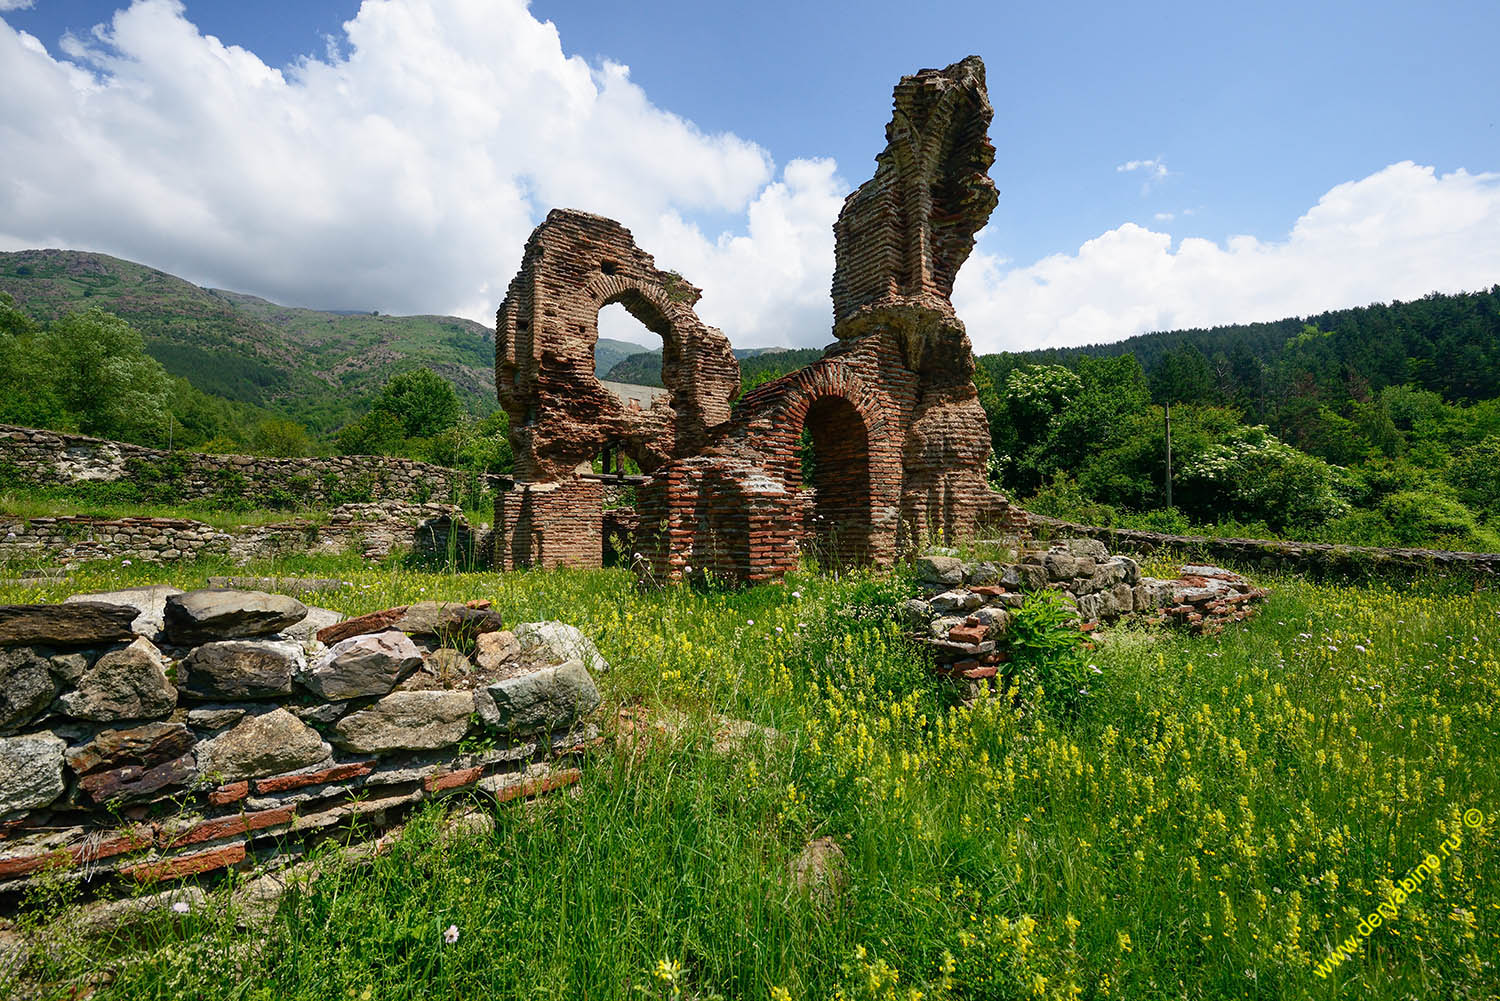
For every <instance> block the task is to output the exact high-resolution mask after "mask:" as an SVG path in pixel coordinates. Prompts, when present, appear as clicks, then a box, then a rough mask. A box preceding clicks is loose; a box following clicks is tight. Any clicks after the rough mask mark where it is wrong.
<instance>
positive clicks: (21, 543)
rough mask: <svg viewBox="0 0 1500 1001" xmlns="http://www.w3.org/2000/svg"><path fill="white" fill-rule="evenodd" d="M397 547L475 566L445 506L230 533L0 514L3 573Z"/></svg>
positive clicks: (350, 507) (176, 521) (345, 514)
mask: <svg viewBox="0 0 1500 1001" xmlns="http://www.w3.org/2000/svg"><path fill="white" fill-rule="evenodd" d="M450 534H451V535H452V538H451V541H450ZM398 547H400V548H405V549H409V550H411V551H412V552H413V553H416V554H418V555H419V556H424V555H425V556H426V557H429V558H431V559H433V560H437V561H439V562H442V561H444V560H445V559H446V557H447V555H448V553H449V551H450V549H451V550H454V552H455V555H456V557H457V559H458V562H460V563H468V562H472V559H471V554H474V553H477V551H478V548H479V547H478V543H477V542H476V541H475V540H474V538H473V532H472V531H471V530H470V529H469V527H468V525H467V523H466V522H465V521H464V518H463V515H462V513H460V511H459V509H458V508H456V507H453V506H451V505H446V504H408V503H404V502H401V501H386V502H383V503H379V504H345V505H341V506H340V507H337V508H335V509H334V510H333V511H332V513H331V514H330V515H329V518H328V520H327V521H326V522H312V521H307V520H305V519H298V520H292V521H287V522H281V523H276V524H270V525H253V526H245V527H241V528H233V529H228V530H221V529H217V528H214V527H213V526H212V525H209V524H206V523H204V522H201V521H193V520H190V519H181V518H93V517H89V516H86V515H68V516H62V517H56V518H31V519H25V518H20V517H16V516H13V515H3V514H0V565H3V564H7V563H11V564H15V563H28V562H34V563H83V562H87V561H89V560H99V559H130V560H144V561H146V562H151V563H170V562H172V561H175V560H191V559H196V558H198V557H200V556H208V555H222V556H227V557H229V558H230V559H231V560H233V561H235V562H236V563H246V562H249V561H250V560H255V559H268V558H271V557H274V556H285V555H289V554H294V553H320V552H321V553H341V552H345V551H348V550H350V549H357V550H358V551H359V553H360V555H361V556H363V557H364V558H365V559H372V560H379V559H385V558H386V557H388V556H389V555H390V554H391V553H392V552H393V551H394V550H396V549H397V548H398Z"/></svg>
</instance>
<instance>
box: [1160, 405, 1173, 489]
mask: <svg viewBox="0 0 1500 1001" xmlns="http://www.w3.org/2000/svg"><path fill="white" fill-rule="evenodd" d="M1162 414H1163V415H1165V417H1166V427H1167V510H1169V511H1170V510H1171V509H1172V400H1171V398H1170V397H1169V398H1168V399H1167V402H1166V403H1163V404H1162Z"/></svg>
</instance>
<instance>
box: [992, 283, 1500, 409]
mask: <svg viewBox="0 0 1500 1001" xmlns="http://www.w3.org/2000/svg"><path fill="white" fill-rule="evenodd" d="M1190 349H1196V351H1197V352H1198V353H1201V354H1202V355H1203V357H1204V360H1205V361H1206V362H1207V363H1208V365H1209V369H1210V372H1209V375H1210V377H1211V378H1212V379H1213V381H1214V383H1215V386H1216V387H1217V388H1218V390H1219V391H1220V395H1221V396H1225V397H1226V398H1236V397H1238V398H1240V399H1246V400H1256V401H1257V402H1258V401H1259V399H1260V397H1262V396H1263V395H1264V394H1265V393H1270V394H1272V395H1273V396H1280V397H1283V398H1284V397H1286V396H1289V395H1298V396H1306V395H1307V394H1308V393H1309V391H1315V392H1317V393H1318V394H1319V395H1320V396H1334V397H1337V396H1340V395H1343V396H1358V395H1361V394H1364V393H1368V392H1379V391H1380V390H1382V389H1384V388H1385V387H1387V386H1399V385H1406V384H1409V385H1412V386H1415V387H1416V388H1418V389H1427V390H1431V391H1433V392H1435V393H1440V394H1441V395H1442V396H1443V397H1444V398H1445V399H1447V400H1450V401H1453V402H1458V401H1474V400H1488V399H1493V398H1495V397H1497V396H1500V285H1496V286H1494V287H1493V288H1491V289H1489V290H1488V291H1481V292H1467V293H1459V294H1457V295H1444V294H1441V293H1437V292H1434V293H1432V294H1431V295H1428V296H1424V297H1423V298H1421V299H1418V300H1416V301H1414V302H1399V301H1398V302H1392V303H1390V304H1389V305H1386V304H1384V303H1375V304H1373V305H1370V306H1360V307H1358V308H1355V309H1339V310H1332V311H1330V312H1326V313H1318V314H1316V315H1314V316H1305V317H1301V316H1294V317H1288V318H1287V319H1284V320H1277V321H1275V322H1273V323H1246V324H1235V325H1232V326H1224V327H1211V328H1206V329H1205V328H1192V329H1187V330H1169V331H1162V332H1158V333H1152V334H1140V335H1138V336H1136V337H1131V338H1128V339H1126V340H1123V341H1118V342H1116V343H1113V344H1089V345H1085V346H1084V347H1077V348H1045V349H1041V350H1037V351H1020V352H1004V353H1001V354H995V355H985V356H983V357H982V358H981V361H982V362H983V363H984V365H985V367H986V368H987V369H988V370H989V372H990V375H991V376H992V377H998V378H1000V379H1003V378H1004V373H1005V372H1007V371H1009V370H1010V369H1011V368H1014V367H1016V366H1017V365H1072V364H1073V363H1074V362H1076V360H1077V359H1079V358H1081V357H1084V356H1088V357H1094V358H1108V357H1115V356H1118V355H1133V356H1134V357H1135V359H1136V360H1137V361H1139V362H1140V364H1141V368H1142V369H1143V370H1145V372H1146V373H1147V375H1148V376H1154V375H1155V374H1156V373H1157V372H1158V371H1160V370H1161V369H1162V367H1163V365H1164V364H1166V363H1167V360H1168V359H1169V358H1170V357H1171V356H1173V355H1178V356H1182V355H1185V354H1190V353H1191V352H1190ZM1266 375H1270V376H1272V380H1273V381H1272V384H1271V385H1269V386H1266V385H1264V383H1263V382H1262V380H1263V378H1264V377H1265V376H1266ZM1277 379H1280V380H1281V381H1280V382H1277V381H1276V380H1277Z"/></svg>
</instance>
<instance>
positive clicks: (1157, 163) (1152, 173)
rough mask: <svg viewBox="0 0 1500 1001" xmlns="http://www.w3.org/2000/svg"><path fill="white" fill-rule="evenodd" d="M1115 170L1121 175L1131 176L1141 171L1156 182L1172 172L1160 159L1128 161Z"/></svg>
mask: <svg viewBox="0 0 1500 1001" xmlns="http://www.w3.org/2000/svg"><path fill="white" fill-rule="evenodd" d="M1115 170H1116V171H1117V172H1118V173H1121V174H1131V173H1135V172H1136V171H1140V172H1141V173H1143V174H1145V175H1146V176H1147V177H1148V178H1153V179H1156V180H1160V179H1161V178H1163V177H1166V176H1167V174H1169V173H1170V171H1168V170H1167V164H1166V161H1164V160H1162V159H1161V158H1160V157H1156V158H1154V159H1151V160H1127V161H1125V162H1124V163H1122V164H1119V165H1118V166H1116V167H1115Z"/></svg>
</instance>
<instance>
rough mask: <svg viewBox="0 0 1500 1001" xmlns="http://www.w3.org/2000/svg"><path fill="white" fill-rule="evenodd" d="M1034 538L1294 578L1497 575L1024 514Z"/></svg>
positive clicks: (1344, 550)
mask: <svg viewBox="0 0 1500 1001" xmlns="http://www.w3.org/2000/svg"><path fill="white" fill-rule="evenodd" d="M1029 517H1030V520H1031V524H1032V526H1033V528H1035V529H1037V530H1038V534H1042V533H1045V534H1047V535H1051V536H1060V537H1064V538H1086V539H1098V540H1100V541H1101V542H1104V543H1107V544H1109V545H1112V546H1119V547H1123V548H1126V549H1131V550H1134V551H1137V552H1146V553H1149V552H1154V551H1156V550H1158V549H1172V550H1178V551H1181V552H1184V553H1192V554H1196V555H1198V556H1200V557H1202V558H1204V559H1211V560H1226V561H1229V562H1232V563H1237V564H1241V565H1244V566H1253V567H1261V568H1262V569H1266V570H1290V571H1294V572H1297V573H1312V574H1322V573H1331V574H1341V575H1350V576H1362V575H1365V574H1379V573H1386V572H1396V573H1399V574H1401V575H1403V576H1405V575H1410V574H1412V573H1432V572H1435V573H1444V574H1478V575H1483V576H1495V575H1497V574H1500V553H1455V552H1449V551H1447V550H1442V549H1401V548H1384V547H1379V546H1343V545H1335V544H1333V543H1328V542H1288V541H1285V540H1281V539H1235V538H1210V537H1207V536H1202V535H1167V534H1165V533H1162V532H1146V531H1141V530H1137V529H1129V528H1104V527H1101V526H1098V525H1079V524H1076V523H1074V522H1071V521H1063V520H1062V519H1060V518H1049V517H1046V516H1043V515H1036V514H1033V515H1030V516H1029Z"/></svg>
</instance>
